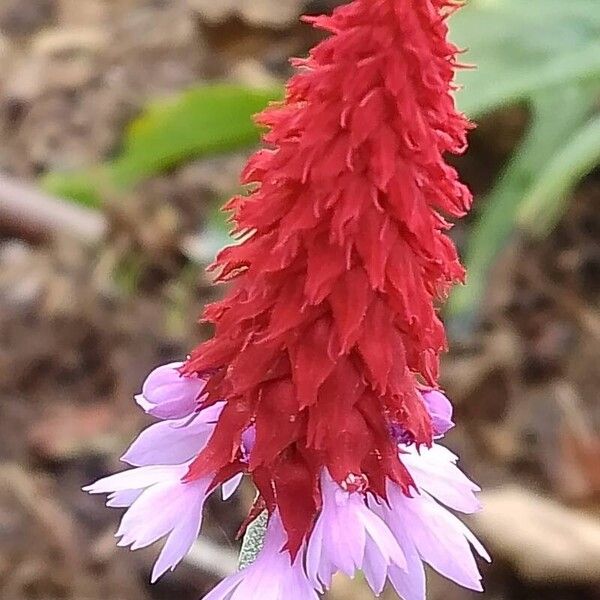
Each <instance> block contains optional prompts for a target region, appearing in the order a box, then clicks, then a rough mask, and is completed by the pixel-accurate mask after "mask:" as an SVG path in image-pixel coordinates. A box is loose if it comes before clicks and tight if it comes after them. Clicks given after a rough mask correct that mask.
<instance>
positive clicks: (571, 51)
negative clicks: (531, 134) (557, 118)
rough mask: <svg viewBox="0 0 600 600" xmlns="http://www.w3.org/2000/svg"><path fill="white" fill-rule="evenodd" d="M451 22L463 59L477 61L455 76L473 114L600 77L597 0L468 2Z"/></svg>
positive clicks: (599, 6)
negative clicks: (474, 66) (549, 89)
mask: <svg viewBox="0 0 600 600" xmlns="http://www.w3.org/2000/svg"><path fill="white" fill-rule="evenodd" d="M450 23H451V30H452V31H451V33H452V39H453V41H455V43H457V45H458V46H459V47H462V48H465V49H466V53H465V54H464V58H463V60H464V61H465V62H466V63H468V64H474V65H476V68H475V69H468V70H463V71H462V72H460V73H459V75H458V80H459V83H461V84H462V85H463V86H464V89H463V90H462V91H461V92H460V93H459V94H458V102H459V105H460V107H461V108H462V110H464V111H465V112H466V113H467V114H468V115H469V116H471V117H479V116H481V115H482V114H484V113H486V112H489V111H491V110H494V109H497V108H499V107H501V106H505V105H508V104H513V103H515V102H517V101H520V100H527V99H530V98H531V97H532V96H533V95H535V94H536V93H537V92H539V91H540V90H543V89H545V88H548V87H552V86H564V85H572V84H577V83H578V82H582V81H589V80H598V79H600V4H599V3H598V1H597V0H568V1H567V0H526V1H523V0H471V2H469V3H468V4H467V6H466V7H464V8H463V9H462V10H460V11H458V12H457V13H456V15H455V16H453V18H452V19H451V20H450Z"/></svg>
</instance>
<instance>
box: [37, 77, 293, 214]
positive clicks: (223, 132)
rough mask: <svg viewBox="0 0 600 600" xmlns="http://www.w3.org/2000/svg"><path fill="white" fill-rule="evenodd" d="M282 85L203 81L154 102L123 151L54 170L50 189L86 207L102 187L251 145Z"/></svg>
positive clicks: (45, 182)
mask: <svg viewBox="0 0 600 600" xmlns="http://www.w3.org/2000/svg"><path fill="white" fill-rule="evenodd" d="M282 95H283V89H282V88H272V89H255V88H250V87H246V86H240V85H228V84H219V85H203V86H200V87H198V88H194V89H191V90H188V91H187V92H184V93H182V94H180V95H178V96H176V97H175V98H172V99H170V100H167V101H163V102H160V103H155V104H152V105H150V106H149V107H148V108H147V109H146V110H145V111H144V112H143V113H142V114H141V115H140V116H139V117H138V118H137V119H135V120H134V121H133V122H132V123H131V124H130V125H129V127H128V128H127V131H126V133H125V138H124V141H123V148H122V151H121V152H120V153H119V154H118V156H117V157H116V158H115V159H114V160H112V161H110V162H108V163H106V164H104V165H101V166H99V167H95V168H93V169H84V170H82V171H71V172H65V173H60V172H55V173H50V174H48V175H46V176H45V177H43V178H42V179H41V185H42V187H43V188H44V189H46V190H47V191H48V192H50V193H52V194H55V195H58V196H61V197H63V198H68V199H71V200H73V201H75V202H78V203H80V204H85V205H87V206H93V207H99V206H101V204H102V200H101V198H102V196H103V194H102V190H103V189H108V190H110V189H111V188H112V189H114V188H117V189H123V188H128V187H130V186H133V185H135V184H136V183H137V182H139V181H141V180H143V179H144V178H147V177H150V176H153V175H157V174H159V173H162V172H164V171H166V170H168V169H171V168H174V167H176V166H177V165H179V164H181V163H184V162H185V161H188V160H193V159H195V158H199V157H201V156H207V155H212V154H218V153H222V152H229V151H233V150H239V149H242V148H247V147H250V146H252V145H253V144H256V143H257V142H258V141H259V138H260V130H259V128H258V127H257V126H256V125H255V123H254V121H253V116H254V115H255V114H256V113H258V112H260V111H261V110H263V109H264V108H265V107H266V106H267V105H268V104H269V102H271V101H273V100H277V99H279V98H281V97H282Z"/></svg>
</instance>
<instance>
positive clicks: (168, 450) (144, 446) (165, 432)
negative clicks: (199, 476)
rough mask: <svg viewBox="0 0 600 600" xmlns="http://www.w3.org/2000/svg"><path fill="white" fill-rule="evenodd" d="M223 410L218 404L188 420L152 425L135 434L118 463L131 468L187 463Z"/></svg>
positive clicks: (211, 429)
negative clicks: (121, 462) (134, 438)
mask: <svg viewBox="0 0 600 600" xmlns="http://www.w3.org/2000/svg"><path fill="white" fill-rule="evenodd" d="M222 410H223V404H222V403H219V404H215V405H214V406H210V407H209V408H206V409H204V410H202V411H200V412H199V413H197V414H195V415H193V416H191V417H184V418H182V419H172V420H167V421H160V422H158V423H154V425H150V427H147V428H146V429H144V430H143V431H142V432H141V433H140V434H139V435H138V437H137V439H136V440H135V441H134V442H133V444H131V446H130V447H129V449H128V450H127V452H125V454H124V455H123V456H122V457H121V460H123V461H124V462H126V463H128V464H130V465H132V466H134V467H141V466H146V465H177V464H181V463H184V462H187V461H188V460H191V459H192V458H194V456H196V455H197V454H198V453H199V452H200V451H201V450H202V449H203V448H204V446H206V444H207V443H208V440H209V438H210V436H211V435H212V433H213V431H214V428H215V424H216V421H217V419H218V417H219V415H220V414H221V411H222Z"/></svg>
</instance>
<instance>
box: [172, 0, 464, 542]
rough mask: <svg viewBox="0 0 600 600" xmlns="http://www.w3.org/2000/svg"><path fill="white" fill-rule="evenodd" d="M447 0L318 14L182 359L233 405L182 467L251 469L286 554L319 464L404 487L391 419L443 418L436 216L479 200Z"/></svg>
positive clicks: (408, 425) (203, 471)
mask: <svg viewBox="0 0 600 600" xmlns="http://www.w3.org/2000/svg"><path fill="white" fill-rule="evenodd" d="M453 4H454V3H452V2H449V1H447V0H355V1H354V2H352V3H350V4H348V5H346V6H343V7H341V8H339V9H337V10H336V11H335V12H334V14H333V15H332V16H330V17H318V18H315V19H312V22H313V23H314V25H315V26H317V27H319V28H321V29H325V30H327V31H328V32H330V33H331V35H330V37H329V38H327V39H326V40H325V41H323V42H321V43H320V44H319V45H318V46H317V47H316V48H315V49H314V50H313V51H312V52H311V54H310V56H309V58H308V59H306V60H302V61H296V65H297V66H298V67H299V69H300V72H299V74H297V75H296V76H295V77H294V78H292V80H291V81H290V83H289V84H288V87H287V94H286V99H285V102H284V103H283V104H281V105H278V106H275V107H272V108H270V109H268V110H267V111H265V112H264V113H263V114H262V115H260V117H259V122H260V123H261V124H263V125H265V126H266V127H268V129H269V132H268V133H267V134H266V135H265V142H266V144H267V146H268V147H267V148H265V149H263V150H261V151H259V152H258V153H256V154H255V155H254V156H253V157H252V158H251V159H250V161H249V163H248V165H247V167H246V169H245V172H244V182H245V183H248V184H253V186H254V188H253V189H254V191H253V192H252V193H250V194H249V195H247V196H241V197H236V198H234V199H233V200H231V201H230V203H229V204H228V208H229V209H230V210H232V211H233V219H234V222H235V230H236V233H237V234H239V235H240V236H244V240H245V241H243V242H242V243H241V244H239V245H237V246H234V247H230V248H227V249H225V250H224V251H223V252H221V254H220V255H219V256H218V258H217V261H216V263H215V265H214V266H213V268H214V269H215V270H216V271H217V273H218V276H217V279H218V280H220V281H231V282H232V286H231V289H230V292H229V294H228V296H227V297H226V298H225V299H224V300H223V301H221V302H218V303H216V304H214V305H211V306H210V307H208V309H207V310H206V313H205V319H206V320H207V321H209V322H211V323H213V324H214V325H215V334H214V337H213V338H212V339H211V340H209V341H207V342H205V343H204V344H202V345H201V346H200V347H198V348H197V349H196V350H195V351H194V352H193V353H192V355H191V357H190V358H189V360H188V361H187V363H186V364H185V365H184V367H183V371H184V373H185V374H186V375H197V376H201V377H203V378H205V377H206V376H207V375H210V378H209V382H208V384H207V385H206V388H205V390H204V392H203V393H206V394H207V396H206V400H204V401H203V403H202V406H209V405H211V404H213V403H216V402H221V401H223V402H224V403H225V405H224V408H223V411H222V412H221V414H220V417H219V420H218V422H217V425H216V429H215V432H214V434H213V436H212V438H211V439H210V441H209V443H208V445H207V446H206V448H205V449H204V450H203V451H202V452H201V453H200V455H199V456H198V457H197V458H196V459H195V460H194V461H193V462H192V463H191V465H190V468H189V472H188V476H187V479H188V480H190V481H192V480H195V479H197V478H201V477H205V476H207V475H209V474H214V473H217V476H216V480H215V484H216V483H221V482H222V481H224V480H226V479H228V478H230V477H231V476H232V475H233V474H235V472H236V471H241V470H247V471H248V472H250V473H251V475H252V477H253V480H254V482H255V483H256V485H257V487H258V489H259V492H260V494H261V499H260V502H259V505H258V507H257V510H258V509H260V508H262V506H266V507H267V508H268V509H269V510H270V511H271V512H273V511H275V510H276V509H277V510H278V514H279V515H280V517H281V520H282V523H283V526H284V528H285V531H286V533H287V539H288V549H289V550H290V551H291V552H292V554H294V553H295V552H297V551H298V549H299V548H300V546H301V544H302V541H303V540H304V538H305V537H306V535H307V534H308V533H309V531H310V530H311V527H312V526H313V524H314V520H315V516H316V515H317V512H318V510H319V508H320V498H321V494H320V488H319V486H320V483H319V482H320V477H321V473H322V472H323V469H324V468H326V469H327V471H328V473H329V474H330V475H331V477H332V478H333V480H334V481H336V482H337V483H338V484H340V485H341V486H342V487H343V488H344V489H349V490H350V491H356V490H361V491H366V490H368V491H370V492H371V493H372V494H373V495H375V496H379V497H382V498H384V497H385V496H386V485H387V482H388V481H392V482H395V484H398V485H399V486H400V488H401V489H404V490H405V491H408V488H409V487H410V486H411V485H412V479H411V477H410V475H409V473H408V471H407V470H406V469H405V468H404V466H403V464H402V462H401V459H400V458H399V457H398V452H397V441H398V440H397V438H396V436H395V434H394V432H395V431H398V430H401V431H402V432H403V436H404V440H403V441H407V440H408V441H410V442H414V443H416V444H426V445H430V444H431V442H432V438H433V435H434V433H435V432H434V430H433V427H432V423H431V418H430V416H429V413H428V411H427V407H426V404H425V403H424V401H423V396H422V392H425V391H426V390H427V389H429V388H435V387H436V385H437V370H438V358H439V354H440V352H441V351H443V350H444V348H445V344H446V341H445V335H444V329H443V326H442V324H441V322H440V320H439V319H438V317H437V315H436V311H435V303H436V301H437V300H438V299H440V298H442V297H444V296H445V295H446V293H447V291H448V289H449V287H450V286H451V285H452V283H454V282H455V281H457V280H460V279H461V278H462V277H463V270H462V267H461V266H460V264H459V262H458V259H457V254H456V250H455V248H454V246H453V244H452V242H451V241H450V239H449V238H448V237H447V235H446V231H447V229H448V228H449V225H448V222H447V221H446V220H445V218H446V217H448V216H450V217H459V216H461V215H463V214H464V213H465V212H466V211H467V210H468V208H469V205H470V202H471V197H470V194H469V192H468V191H467V189H466V188H465V187H464V186H463V185H462V184H461V183H460V182H459V181H458V179H457V174H456V172H455V170H454V169H453V168H452V167H450V166H449V165H448V164H446V162H445V160H444V154H445V153H446V152H452V153H459V152H461V151H463V150H464V148H465V145H466V142H465V134H466V131H467V129H468V122H467V121H466V120H465V118H464V117H463V116H462V115H461V114H459V113H458V112H457V111H456V109H455V105H454V100H453V97H452V90H453V84H452V81H453V76H454V71H455V68H456V66H457V65H456V53H457V51H456V48H455V47H454V46H452V45H451V44H449V43H448V41H447V40H446V36H447V26H446V22H445V17H446V16H447V14H449V13H450V12H451V10H452V9H453V7H454V6H453ZM249 429H253V431H254V433H255V435H254V440H253V444H252V448H251V449H250V451H249V454H248V452H247V451H246V450H244V448H243V447H242V435H243V434H244V432H245V431H247V430H249ZM246 459H247V460H246Z"/></svg>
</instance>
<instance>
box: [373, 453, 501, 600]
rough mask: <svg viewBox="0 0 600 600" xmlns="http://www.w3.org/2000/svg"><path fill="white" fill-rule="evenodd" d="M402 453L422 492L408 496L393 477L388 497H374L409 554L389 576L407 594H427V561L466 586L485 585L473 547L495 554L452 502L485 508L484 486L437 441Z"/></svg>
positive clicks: (416, 598)
mask: <svg viewBox="0 0 600 600" xmlns="http://www.w3.org/2000/svg"><path fill="white" fill-rule="evenodd" d="M403 450H404V451H406V452H408V453H407V454H403V455H402V459H403V460H404V462H405V464H406V466H407V468H408V470H409V471H410V473H411V474H412V475H413V478H414V479H415V483H416V484H417V487H418V488H419V492H418V493H415V495H414V496H413V497H407V496H406V495H405V494H404V493H403V492H402V490H401V489H400V488H399V487H398V486H397V485H396V484H394V483H392V482H389V483H388V503H387V504H386V503H378V502H376V501H375V500H373V499H372V498H370V499H369V500H368V503H369V506H370V508H371V509H372V510H373V511H374V512H375V513H376V514H377V515H379V516H380V517H381V519H382V520H383V521H384V522H385V523H386V524H387V525H388V527H389V528H390V530H391V531H392V533H393V535H394V537H395V538H396V541H397V542H398V544H399V545H400V547H401V548H402V551H403V553H404V556H405V558H406V568H405V569H401V568H398V567H397V566H395V565H392V566H391V567H390V568H389V570H388V577H389V579H390V581H391V583H392V585H393V586H394V588H395V589H396V591H397V592H398V594H399V595H400V596H401V597H402V598H404V600H424V599H425V571H424V568H423V562H425V563H427V564H429V565H430V566H431V567H432V568H433V569H435V570H436V571H438V572H439V573H440V574H442V575H444V576H445V577H447V578H448V579H451V580H452V581H455V582H456V583H458V584H460V585H462V586H463V587H466V588H469V589H472V590H477V591H481V590H482V587H481V575H480V573H479V569H478V567H477V563H476V561H475V558H474V557H473V551H472V549H471V548H474V550H475V551H476V552H477V554H479V555H480V556H481V557H482V558H484V559H485V560H490V558H489V555H488V554H487V552H486V550H485V548H483V546H482V545H481V543H480V542H479V541H478V540H477V538H476V537H475V536H474V535H473V533H472V532H471V531H470V530H469V529H468V528H467V527H466V526H465V525H464V524H463V523H462V522H461V521H460V520H459V519H458V518H457V517H455V516H454V515H453V514H452V513H451V512H450V511H449V510H448V509H447V508H445V507H444V506H443V505H442V504H445V505H446V506H448V507H449V508H452V509H454V510H458V511H461V512H465V513H470V512H474V511H476V510H478V509H479V502H478V501H477V499H476V498H475V496H474V492H475V491H477V490H478V487H477V486H476V485H475V484H473V483H472V482H470V481H469V480H468V479H467V477H466V476H465V475H464V474H463V473H462V472H461V471H460V470H459V469H458V467H456V464H455V462H456V457H455V456H454V455H453V454H452V453H451V452H449V451H448V450H446V449H445V448H443V447H442V446H437V445H434V446H433V447H432V448H431V449H422V450H421V451H420V452H417V451H416V450H415V449H414V448H413V449H409V448H404V449H403Z"/></svg>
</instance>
